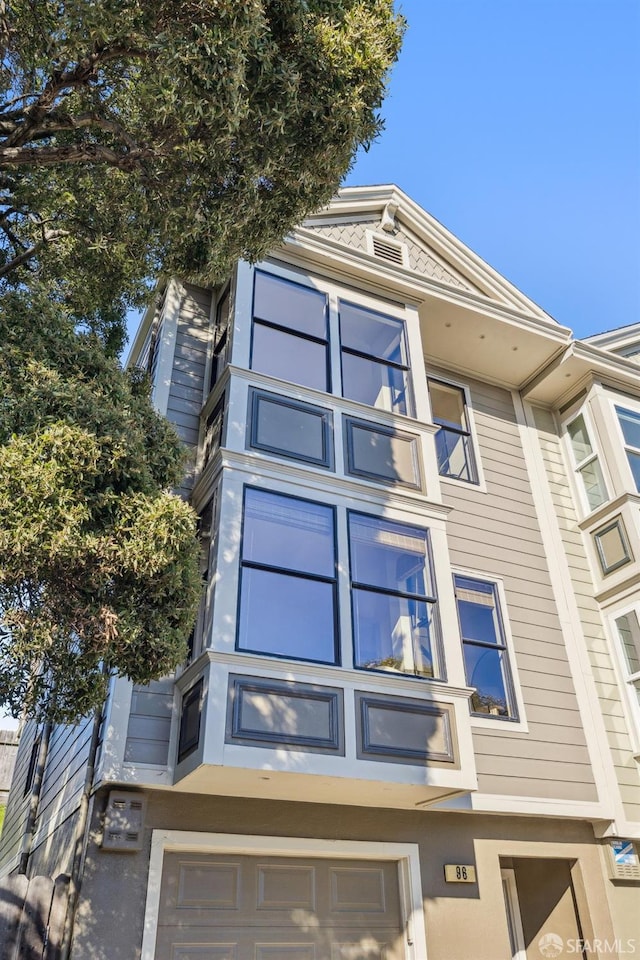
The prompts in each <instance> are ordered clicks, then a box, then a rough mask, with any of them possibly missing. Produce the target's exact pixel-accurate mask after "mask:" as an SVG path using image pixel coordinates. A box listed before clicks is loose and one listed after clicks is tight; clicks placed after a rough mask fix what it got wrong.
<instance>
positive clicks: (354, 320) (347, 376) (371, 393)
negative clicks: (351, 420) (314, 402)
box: [339, 301, 413, 416]
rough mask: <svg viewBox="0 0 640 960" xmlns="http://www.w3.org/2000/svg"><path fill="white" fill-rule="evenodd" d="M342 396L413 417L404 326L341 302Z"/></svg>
mask: <svg viewBox="0 0 640 960" xmlns="http://www.w3.org/2000/svg"><path fill="white" fill-rule="evenodd" d="M339 311H340V345H341V349H342V395H343V396H344V397H347V398H348V399H350V400H358V401H359V402H360V403H366V404H368V405H369V406H371V407H379V408H380V409H382V410H390V411H391V412H393V413H403V414H407V415H408V416H413V401H412V398H411V396H410V392H409V364H408V362H407V347H406V343H405V331H404V323H403V322H402V320H397V319H396V318H395V317H388V316H386V315H384V314H381V313H378V312H377V311H375V310H370V309H368V308H365V307H360V306H356V305H355V304H353V303H346V302H345V301H340V305H339Z"/></svg>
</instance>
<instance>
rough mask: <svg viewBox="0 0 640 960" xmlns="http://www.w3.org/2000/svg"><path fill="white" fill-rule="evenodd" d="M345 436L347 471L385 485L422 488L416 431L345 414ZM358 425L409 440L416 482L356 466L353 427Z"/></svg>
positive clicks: (370, 430)
mask: <svg viewBox="0 0 640 960" xmlns="http://www.w3.org/2000/svg"><path fill="white" fill-rule="evenodd" d="M342 419H343V431H342V432H343V437H344V449H345V473H346V474H348V475H349V476H352V477H362V478H363V479H365V480H371V481H373V482H374V483H380V484H383V485H384V486H390V485H393V486H398V487H406V488H407V489H409V490H422V489H423V483H422V471H421V469H420V454H419V446H418V441H419V437H418V436H417V434H414V433H405V432H404V431H401V430H395V429H394V428H393V427H387V426H386V425H383V424H379V423H373V422H372V421H370V420H361V419H360V418H358V417H352V416H350V415H348V414H344V415H343V418H342ZM354 427H356V428H357V429H359V430H365V431H368V432H369V433H382V434H384V435H385V436H387V437H399V438H400V439H402V440H407V441H409V442H410V443H411V452H412V458H413V465H414V468H415V476H416V481H415V483H410V482H409V481H407V480H394V479H393V478H392V477H389V476H387V475H386V474H383V473H373V472H372V471H370V470H361V469H359V468H357V467H356V466H355V463H354V456H353V428H354Z"/></svg>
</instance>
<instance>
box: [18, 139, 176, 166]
mask: <svg viewBox="0 0 640 960" xmlns="http://www.w3.org/2000/svg"><path fill="white" fill-rule="evenodd" d="M167 153H168V151H167V150H162V149H161V148H155V149H151V148H150V147H140V148H138V149H135V150H130V151H127V152H124V153H119V152H117V151H116V150H113V149H112V148H111V147H107V146H105V145H104V144H101V143H81V144H69V145H64V146H59V147H58V146H46V147H0V170H1V169H6V168H8V167H9V168H10V167H16V166H17V167H24V166H39V167H51V166H54V165H56V164H61V163H107V164H109V165H110V166H112V167H118V169H120V170H126V171H129V172H131V171H132V170H135V169H136V167H137V166H138V165H139V164H140V163H141V162H142V161H143V160H148V159H150V158H151V157H159V156H163V155H167Z"/></svg>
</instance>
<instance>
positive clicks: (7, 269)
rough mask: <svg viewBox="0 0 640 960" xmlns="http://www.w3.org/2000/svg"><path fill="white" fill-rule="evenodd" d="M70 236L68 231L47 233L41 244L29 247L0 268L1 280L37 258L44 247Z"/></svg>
mask: <svg viewBox="0 0 640 960" xmlns="http://www.w3.org/2000/svg"><path fill="white" fill-rule="evenodd" d="M68 236H69V231H68V230H50V231H48V232H46V233H45V239H44V240H41V241H40V242H39V243H34V244H32V246H30V247H28V248H27V249H26V250H24V251H23V252H22V253H21V254H19V255H18V256H17V257H14V258H13V260H9V262H8V263H5V264H4V265H3V266H2V267H0V278H1V277H6V276H7V274H8V273H11V272H12V271H13V270H16V269H17V268H18V267H21V266H22V265H23V264H25V263H27V261H28V260H31V259H33V257H35V256H36V255H37V254H38V253H39V252H40V250H42V248H43V247H45V246H48V244H50V243H55V241H56V240H61V239H62V238H63V237H68Z"/></svg>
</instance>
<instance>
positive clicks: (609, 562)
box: [593, 517, 632, 573]
mask: <svg viewBox="0 0 640 960" xmlns="http://www.w3.org/2000/svg"><path fill="white" fill-rule="evenodd" d="M593 539H594V541H595V545H596V549H597V551H598V559H599V560H600V566H601V567H602V572H603V573H611V572H612V571H613V570H617V569H618V567H623V566H624V565H625V564H627V563H630V562H631V560H632V557H631V552H630V550H629V544H628V542H627V535H626V532H625V529H624V524H623V522H622V519H621V518H620V517H616V518H615V520H613V521H612V522H611V523H608V524H607V526H606V527H602V528H601V529H600V530H596V532H595V533H594V535H593Z"/></svg>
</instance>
